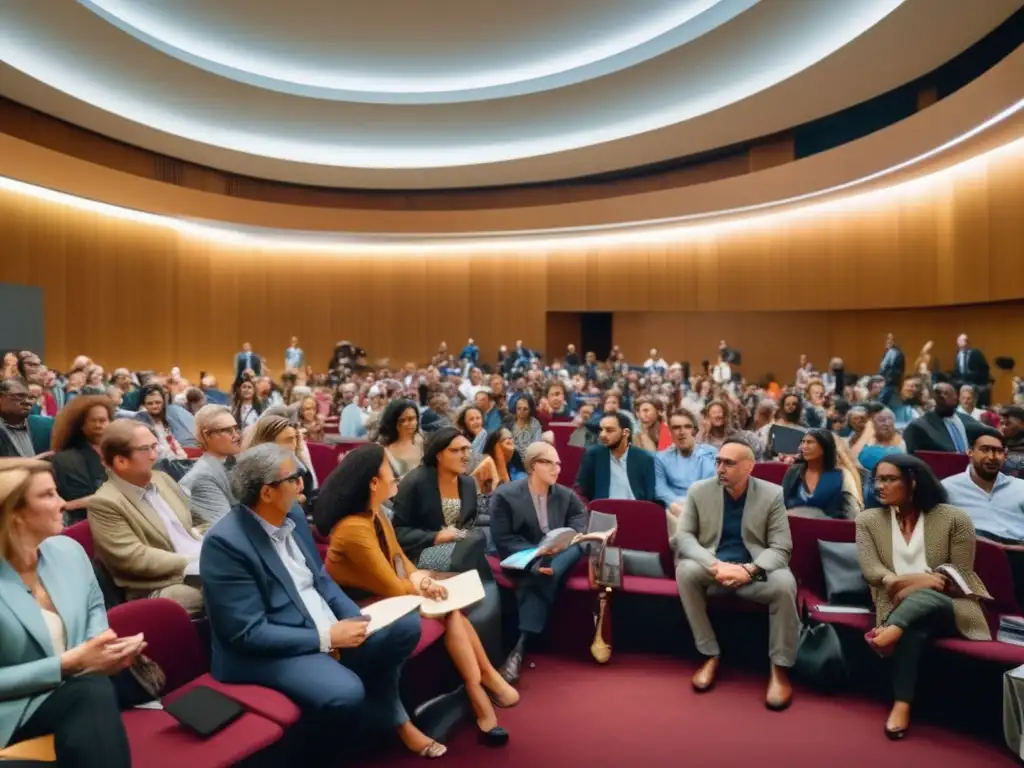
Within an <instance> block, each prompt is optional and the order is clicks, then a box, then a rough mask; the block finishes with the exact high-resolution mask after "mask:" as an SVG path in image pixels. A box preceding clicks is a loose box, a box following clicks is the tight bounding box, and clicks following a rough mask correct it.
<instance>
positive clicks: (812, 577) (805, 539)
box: [789, 516, 857, 597]
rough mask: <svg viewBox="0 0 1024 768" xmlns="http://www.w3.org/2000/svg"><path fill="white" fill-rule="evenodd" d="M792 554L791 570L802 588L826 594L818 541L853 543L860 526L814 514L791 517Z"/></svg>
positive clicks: (816, 593)
mask: <svg viewBox="0 0 1024 768" xmlns="http://www.w3.org/2000/svg"><path fill="white" fill-rule="evenodd" d="M789 530H790V533H791V534H792V536H793V554H792V556H791V557H790V560H789V569H790V570H791V571H792V572H793V577H794V578H795V579H796V583H797V584H798V585H799V586H800V587H801V588H803V589H806V590H808V591H810V592H813V593H814V594H815V595H818V596H819V597H825V575H824V573H823V572H822V570H821V553H820V552H819V551H818V542H819V541H835V542H854V541H856V540H857V526H856V524H855V523H854V522H853V521H852V520H818V519H815V518H811V517H792V516H791V517H790V518H789Z"/></svg>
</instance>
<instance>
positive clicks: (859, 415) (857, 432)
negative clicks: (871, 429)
mask: <svg viewBox="0 0 1024 768" xmlns="http://www.w3.org/2000/svg"><path fill="white" fill-rule="evenodd" d="M870 418H871V414H869V413H868V409H867V408H865V407H864V406H863V405H853V406H850V410H849V411H847V412H846V434H845V438H846V442H847V443H849V444H850V445H851V446H853V445H856V444H857V441H859V440H860V439H861V437H862V436H863V435H864V430H865V429H867V426H868V421H869V420H870ZM854 455H855V456H856V453H854Z"/></svg>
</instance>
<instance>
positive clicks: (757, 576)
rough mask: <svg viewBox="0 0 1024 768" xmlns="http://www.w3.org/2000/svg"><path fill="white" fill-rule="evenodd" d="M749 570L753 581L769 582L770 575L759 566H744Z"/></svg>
mask: <svg viewBox="0 0 1024 768" xmlns="http://www.w3.org/2000/svg"><path fill="white" fill-rule="evenodd" d="M743 567H744V568H746V569H747V573H749V574H750V580H751V581H768V573H767V572H766V571H765V569H764V568H762V567H761V566H759V565H754V564H753V563H747V564H746V565H744V566H743Z"/></svg>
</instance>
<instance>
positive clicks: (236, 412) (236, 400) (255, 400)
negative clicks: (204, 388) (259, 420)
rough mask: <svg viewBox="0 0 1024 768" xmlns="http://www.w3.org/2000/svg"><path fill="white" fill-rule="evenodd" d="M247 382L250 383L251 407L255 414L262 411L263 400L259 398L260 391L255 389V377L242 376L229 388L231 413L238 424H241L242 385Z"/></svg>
mask: <svg viewBox="0 0 1024 768" xmlns="http://www.w3.org/2000/svg"><path fill="white" fill-rule="evenodd" d="M245 382H249V383H250V384H251V385H252V408H253V410H254V411H256V413H257V415H259V414H262V413H263V401H262V400H260V393H259V391H258V390H257V389H256V379H254V378H253V377H252V376H242V377H241V378H240V379H239V380H238V381H236V382H235V385H234V386H233V387H232V388H231V415H232V416H234V417H235V421H236V422H237V423H238V426H239V427H241V426H242V397H241V394H240V393H241V391H242V385H243V384H244V383H245Z"/></svg>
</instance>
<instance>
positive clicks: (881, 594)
mask: <svg viewBox="0 0 1024 768" xmlns="http://www.w3.org/2000/svg"><path fill="white" fill-rule="evenodd" d="M856 524H857V553H858V556H859V558H860V567H861V570H862V571H863V572H864V579H865V580H866V581H867V583H868V584H869V585H870V587H871V596H872V598H873V599H874V601H875V618H876V622H877V624H878V625H879V626H881V624H882V622H884V621H885V620H886V619H887V618H888V616H889V614H890V613H891V612H892V609H893V608H894V607H895V606H893V604H892V600H891V599H890V598H889V594H888V592H886V590H885V587H884V586H883V584H882V580H883V579H884V578H885V577H886V576H890V575H895V571H893V564H892V517H891V513H890V511H889V508H888V507H881V508H878V507H876V508H875V509H868V510H865V511H864V512H862V513H861V514H860V515H858V516H857V520H856ZM975 541H976V539H975V535H974V523H972V522H971V518H970V517H969V516H968V515H967V513H966V512H964V511H963V510H962V509H958V508H957V507H954V506H951V505H949V504H937V505H936V506H935V507H934V508H932V509H931V510H930V511H929V512H926V513H924V545H925V559H926V560H927V562H928V567H929V568H931V569H935V568H937V567H938V566H940V565H945V564H948V565H952V566H953V567H954V568H956V569H957V571H959V572H960V575H961V576H963V578H964V580H965V581H966V582H967V584H968V586H970V588H971V589H972V590H973V591H974V592H975V593H976V594H977V595H979V596H980V597H981V598H987V599H991V595H989V593H988V590H986V589H985V585H984V584H982V582H981V579H979V578H978V574H976V573H975V572H974V548H975ZM953 614H954V616H955V617H956V627H957V630H958V631H959V632H960V634H961V635H963V636H964V637H966V638H968V639H970V640H991V639H992V633H991V632H990V630H989V626H988V622H987V621H986V620H985V614H984V613H983V612H982V610H981V606H980V605H979V604H978V600H977V599H976V598H970V597H954V598H953Z"/></svg>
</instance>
